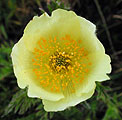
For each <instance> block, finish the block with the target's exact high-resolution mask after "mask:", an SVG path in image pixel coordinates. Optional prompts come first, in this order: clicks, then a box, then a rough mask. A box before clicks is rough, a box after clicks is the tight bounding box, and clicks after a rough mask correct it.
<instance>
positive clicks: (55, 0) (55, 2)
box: [48, 0, 70, 13]
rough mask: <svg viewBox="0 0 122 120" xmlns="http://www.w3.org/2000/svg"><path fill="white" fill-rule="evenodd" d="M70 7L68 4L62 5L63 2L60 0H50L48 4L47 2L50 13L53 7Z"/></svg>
mask: <svg viewBox="0 0 122 120" xmlns="http://www.w3.org/2000/svg"><path fill="white" fill-rule="evenodd" d="M58 8H61V9H66V10H68V9H70V7H69V6H68V5H64V3H63V2H61V0H52V1H51V3H50V4H48V9H49V11H50V13H52V11H53V10H55V9H58Z"/></svg>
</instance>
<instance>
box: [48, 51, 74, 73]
mask: <svg viewBox="0 0 122 120" xmlns="http://www.w3.org/2000/svg"><path fill="white" fill-rule="evenodd" d="M71 58H72V55H69V54H67V53H65V52H59V51H58V50H57V51H56V52H55V53H54V54H53V55H51V56H50V58H49V66H50V68H51V69H52V70H53V71H55V72H57V73H62V72H66V71H68V70H69V68H70V67H71V66H72V65H71V61H72V60H71Z"/></svg>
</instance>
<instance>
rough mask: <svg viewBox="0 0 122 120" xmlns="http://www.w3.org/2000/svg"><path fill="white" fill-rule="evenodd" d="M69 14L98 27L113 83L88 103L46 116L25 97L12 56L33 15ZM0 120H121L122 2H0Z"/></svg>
mask: <svg viewBox="0 0 122 120" xmlns="http://www.w3.org/2000/svg"><path fill="white" fill-rule="evenodd" d="M57 8H63V9H66V10H73V11H75V12H76V14H77V15H80V16H83V17H85V18H86V19H88V20H90V21H91V22H93V23H94V24H96V26H97V31H96V32H97V36H98V38H99V39H100V41H101V42H102V43H103V45H104V46H105V49H106V53H107V54H109V55H110V56H111V59H112V63H111V64H112V68H113V70H112V73H111V74H110V75H109V76H110V78H111V80H109V81H105V82H102V83H97V88H96V91H95V93H94V95H93V96H92V97H91V98H90V99H89V100H87V101H85V102H82V103H80V104H79V105H77V106H75V107H71V108H69V109H67V110H65V111H62V112H56V113H55V112H51V113H47V112H45V111H44V109H43V105H42V103H41V100H40V99H32V98H28V97H27V95H26V89H25V90H20V89H19V88H18V86H17V83H16V78H15V76H14V74H13V69H12V62H11V58H10V53H11V49H12V47H13V45H14V44H15V43H16V42H17V41H18V40H19V39H20V37H21V36H22V35H23V30H24V28H25V26H26V25H27V23H28V22H29V21H30V20H31V19H32V18H33V16H35V15H41V14H42V13H43V12H44V11H46V12H47V13H48V14H49V15H50V14H51V12H52V11H53V10H55V9H57ZM0 120H122V0H0Z"/></svg>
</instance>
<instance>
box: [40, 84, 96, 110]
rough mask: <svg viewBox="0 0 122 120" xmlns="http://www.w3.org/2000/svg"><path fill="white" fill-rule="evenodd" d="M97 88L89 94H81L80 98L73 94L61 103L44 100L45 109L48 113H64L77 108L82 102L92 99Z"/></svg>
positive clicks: (60, 101)
mask: <svg viewBox="0 0 122 120" xmlns="http://www.w3.org/2000/svg"><path fill="white" fill-rule="evenodd" d="M95 87H96V86H94V88H93V89H92V90H91V91H89V92H88V93H81V94H80V96H79V97H78V96H76V95H75V94H72V95H70V96H68V97H66V98H64V99H61V100H59V101H55V102H54V101H49V100H45V99H44V100H42V102H43V104H44V109H45V110H46V111H48V112H49V111H55V112H56V111H62V110H64V109H66V108H68V107H71V106H75V105H77V104H79V103H80V102H83V101H85V100H86V99H88V98H90V97H91V96H92V95H93V93H94V90H95Z"/></svg>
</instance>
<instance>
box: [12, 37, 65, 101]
mask: <svg viewBox="0 0 122 120" xmlns="http://www.w3.org/2000/svg"><path fill="white" fill-rule="evenodd" d="M31 55H32V53H30V51H28V49H27V48H26V46H25V44H24V41H23V38H21V40H20V41H19V42H18V43H17V44H15V46H14V47H13V50H12V53H11V56H12V62H13V68H14V73H15V76H16V77H17V83H18V85H19V87H20V88H22V89H23V88H25V87H28V96H29V97H38V98H40V97H41V98H42V99H49V100H53V101H57V100H59V99H61V98H63V97H64V96H63V94H61V93H59V94H57V93H51V92H48V91H46V90H44V89H43V88H41V86H40V85H38V84H37V83H36V80H37V79H36V78H35V77H34V73H33V71H32V69H33V68H32V65H31V64H32V62H31V57H30V56H31Z"/></svg>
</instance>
